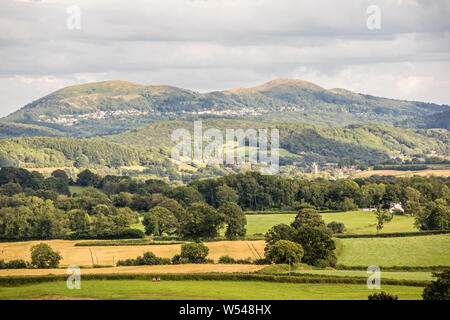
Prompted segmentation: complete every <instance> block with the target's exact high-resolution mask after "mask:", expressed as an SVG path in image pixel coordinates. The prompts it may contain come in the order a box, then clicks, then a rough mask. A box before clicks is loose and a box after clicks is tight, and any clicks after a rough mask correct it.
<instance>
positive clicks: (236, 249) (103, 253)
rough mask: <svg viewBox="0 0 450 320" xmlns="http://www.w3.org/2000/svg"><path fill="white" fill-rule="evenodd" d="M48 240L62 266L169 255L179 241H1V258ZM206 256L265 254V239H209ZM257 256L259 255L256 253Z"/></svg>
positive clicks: (25, 254)
mask: <svg viewBox="0 0 450 320" xmlns="http://www.w3.org/2000/svg"><path fill="white" fill-rule="evenodd" d="M41 242H43V243H47V244H49V245H50V246H51V247H52V248H53V249H55V250H56V251H59V252H60V253H61V255H62V257H63V259H62V260H61V266H69V265H78V266H92V265H95V264H97V265H109V266H113V265H115V263H117V261H118V260H121V259H134V258H136V257H137V256H139V255H142V254H143V252H146V251H152V252H153V253H154V254H156V255H157V256H160V257H165V258H172V257H173V256H174V255H175V254H179V253H180V251H181V244H173V245H143V246H95V247H78V246H77V247H76V246H75V243H79V242H82V241H66V240H49V241H23V242H2V243H0V253H1V255H0V259H4V260H12V259H24V260H30V248H31V247H32V246H33V245H36V244H38V243H41ZM206 245H207V246H208V247H209V249H210V252H209V256H208V258H210V259H214V260H215V261H217V260H218V259H219V258H220V257H221V256H224V255H229V256H232V257H234V258H235V259H247V258H250V259H252V260H253V259H257V258H259V257H260V256H263V255H264V246H265V243H264V241H217V242H208V243H206ZM258 254H259V255H260V256H259V255H258Z"/></svg>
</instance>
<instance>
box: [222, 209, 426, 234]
mask: <svg viewBox="0 0 450 320" xmlns="http://www.w3.org/2000/svg"><path fill="white" fill-rule="evenodd" d="M320 215H321V216H322V218H323V220H324V221H325V223H327V224H328V223H330V222H331V221H337V222H342V223H344V224H345V226H346V228H347V233H358V234H359V233H376V225H377V220H376V218H375V215H374V214H373V213H372V212H363V211H346V212H325V213H321V214H320ZM295 216H296V215H295V214H252V215H247V216H246V217H247V226H246V228H247V234H248V235H254V234H258V233H259V234H265V233H266V232H267V231H268V230H269V229H270V228H271V227H273V226H274V225H277V224H280V223H285V224H288V225H289V224H291V223H292V222H293V221H294V219H295ZM414 231H418V230H417V229H416V228H415V227H414V217H407V216H400V215H395V216H394V218H393V219H392V221H390V222H387V223H385V224H384V227H383V229H382V231H381V232H382V233H383V232H385V233H390V232H414ZM224 233H225V230H222V234H224Z"/></svg>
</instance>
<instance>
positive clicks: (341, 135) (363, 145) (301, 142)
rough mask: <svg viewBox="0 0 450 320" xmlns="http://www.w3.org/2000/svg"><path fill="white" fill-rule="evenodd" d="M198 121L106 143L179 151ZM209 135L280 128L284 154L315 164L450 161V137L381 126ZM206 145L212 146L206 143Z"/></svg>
mask: <svg viewBox="0 0 450 320" xmlns="http://www.w3.org/2000/svg"><path fill="white" fill-rule="evenodd" d="M193 126H194V123H193V122H192V121H166V122H158V123H154V124H151V125H147V126H143V127H141V128H138V129H133V130H130V131H127V132H124V133H121V134H119V135H112V136H107V137H104V138H103V139H105V140H106V141H109V142H116V143H121V144H125V145H129V146H134V147H138V148H148V147H150V146H152V147H158V148H161V149H165V150H166V151H167V152H169V151H170V148H171V147H172V146H174V144H175V143H174V142H173V141H172V140H171V133H172V132H173V131H174V130H176V129H179V128H185V129H188V130H189V131H190V132H191V135H192V136H193ZM202 126H203V130H206V129H208V128H217V129H220V130H221V131H222V133H223V136H224V139H225V136H226V135H225V130H226V129H232V128H234V129H238V128H242V129H244V130H245V129H249V128H255V129H258V128H278V129H279V130H280V148H282V149H284V150H287V151H288V152H290V153H291V154H294V155H297V156H299V157H300V158H301V159H299V160H300V161H304V162H305V163H310V162H311V161H319V162H322V163H324V162H337V161H339V159H341V158H351V159H355V160H358V161H361V162H366V163H379V162H382V161H384V160H387V159H389V158H393V157H406V158H411V157H415V156H426V155H429V154H436V155H439V156H442V157H449V156H450V133H448V132H438V131H435V130H418V129H398V128H393V127H386V126H381V125H352V126H348V127H328V126H320V125H312V124H303V123H264V122H258V121H246V120H230V119H206V120H203V121H202ZM204 145H207V143H206V142H205V143H204Z"/></svg>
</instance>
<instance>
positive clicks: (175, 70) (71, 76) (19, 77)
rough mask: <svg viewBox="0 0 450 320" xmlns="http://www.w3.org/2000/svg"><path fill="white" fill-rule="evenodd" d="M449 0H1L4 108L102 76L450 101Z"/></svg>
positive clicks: (200, 86) (196, 86)
mask: <svg viewBox="0 0 450 320" xmlns="http://www.w3.org/2000/svg"><path fill="white" fill-rule="evenodd" d="M448 17H450V0H446V1H444V0H441V1H439V0H435V1H429V0H423V1H421V0H340V1H336V0H316V1H302V0H127V1H124V0H0V116H5V115H7V114H9V113H11V112H13V111H15V110H17V109H19V108H21V107H22V106H24V105H25V104H27V103H29V102H32V101H33V100H36V99H38V98H41V97H43V96H45V95H47V94H49V93H51V92H53V91H55V90H58V89H60V88H62V87H66V86H70V85H76V84H82V83H86V82H94V81H104V80H126V81H133V82H137V83H140V84H168V85H173V86H177V87H181V88H185V89H192V90H196V91H200V92H206V91H213V90H225V89H231V88H238V87H250V86H254V85H258V84H261V83H264V82H266V81H270V80H272V79H275V78H281V77H283V78H294V79H302V80H307V81H311V82H314V83H316V84H318V85H320V86H322V87H324V88H328V89H331V88H345V89H349V90H352V91H356V92H360V93H366V94H372V95H376V96H382V97H388V98H397V99H405V100H417V101H424V102H434V103H438V104H448V105H450V19H449V18H448Z"/></svg>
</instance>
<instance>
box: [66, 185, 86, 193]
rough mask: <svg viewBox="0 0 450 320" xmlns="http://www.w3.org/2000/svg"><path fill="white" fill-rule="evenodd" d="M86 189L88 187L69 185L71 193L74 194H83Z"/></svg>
mask: <svg viewBox="0 0 450 320" xmlns="http://www.w3.org/2000/svg"><path fill="white" fill-rule="evenodd" d="M84 189H86V187H81V186H69V191H70V193H71V194H74V193H77V194H82V193H83V192H84Z"/></svg>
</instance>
